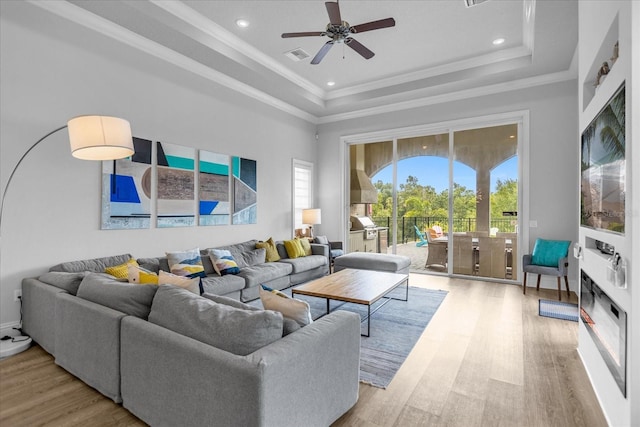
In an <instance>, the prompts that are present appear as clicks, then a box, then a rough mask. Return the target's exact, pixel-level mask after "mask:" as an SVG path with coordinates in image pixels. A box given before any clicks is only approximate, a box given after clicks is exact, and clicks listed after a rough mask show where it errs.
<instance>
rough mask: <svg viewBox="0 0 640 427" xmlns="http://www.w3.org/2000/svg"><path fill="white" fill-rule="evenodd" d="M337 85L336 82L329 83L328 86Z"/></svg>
mask: <svg viewBox="0 0 640 427" xmlns="http://www.w3.org/2000/svg"><path fill="white" fill-rule="evenodd" d="M335 85H336V82H334V81H330V82H327V86H335Z"/></svg>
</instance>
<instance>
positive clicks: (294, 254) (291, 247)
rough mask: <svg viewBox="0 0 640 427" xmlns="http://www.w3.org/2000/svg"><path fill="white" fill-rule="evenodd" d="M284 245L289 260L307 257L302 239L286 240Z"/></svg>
mask: <svg viewBox="0 0 640 427" xmlns="http://www.w3.org/2000/svg"><path fill="white" fill-rule="evenodd" d="M283 243H284V248H285V249H286V250H287V256H288V257H289V258H292V259H293V258H300V257H303V256H305V254H304V249H302V244H301V243H300V239H293V240H285V241H284V242H283Z"/></svg>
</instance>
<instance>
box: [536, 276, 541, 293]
mask: <svg viewBox="0 0 640 427" xmlns="http://www.w3.org/2000/svg"><path fill="white" fill-rule="evenodd" d="M536 291H538V292H540V275H539V274H538V282H537V283H536Z"/></svg>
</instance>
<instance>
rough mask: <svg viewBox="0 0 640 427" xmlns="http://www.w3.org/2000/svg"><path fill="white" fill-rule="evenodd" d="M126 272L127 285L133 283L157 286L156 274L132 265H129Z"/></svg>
mask: <svg viewBox="0 0 640 427" xmlns="http://www.w3.org/2000/svg"><path fill="white" fill-rule="evenodd" d="M127 270H128V274H127V280H128V281H129V283H135V284H137V285H157V284H158V274H157V273H155V272H153V271H151V270H147V269H146V268H142V267H140V266H138V265H133V264H129V265H128V267H127Z"/></svg>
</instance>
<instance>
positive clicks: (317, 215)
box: [302, 209, 322, 239]
mask: <svg viewBox="0 0 640 427" xmlns="http://www.w3.org/2000/svg"><path fill="white" fill-rule="evenodd" d="M302 223H303V224H306V225H308V226H309V237H310V238H312V239H313V226H314V225H316V224H322V212H321V211H320V209H303V210H302Z"/></svg>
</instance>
